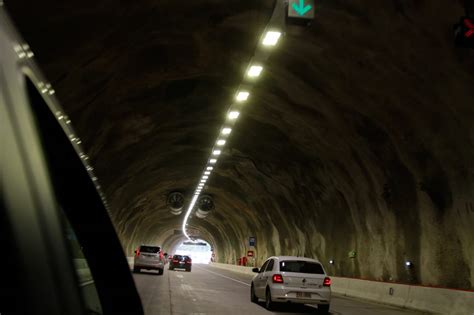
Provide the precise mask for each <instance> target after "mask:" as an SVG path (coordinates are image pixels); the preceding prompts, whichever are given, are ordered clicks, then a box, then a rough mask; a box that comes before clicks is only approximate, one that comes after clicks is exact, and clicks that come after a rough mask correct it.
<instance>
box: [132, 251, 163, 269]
mask: <svg viewBox="0 0 474 315" xmlns="http://www.w3.org/2000/svg"><path fill="white" fill-rule="evenodd" d="M164 268H165V258H164V254H163V252H162V250H161V247H160V246H154V245H141V246H140V247H139V248H138V249H137V250H135V257H134V259H133V272H140V270H141V269H148V270H158V275H162V274H163V270H164Z"/></svg>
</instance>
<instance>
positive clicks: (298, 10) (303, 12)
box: [288, 0, 314, 19]
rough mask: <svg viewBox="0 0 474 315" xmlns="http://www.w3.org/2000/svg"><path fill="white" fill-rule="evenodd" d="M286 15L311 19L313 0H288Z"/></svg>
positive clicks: (312, 15)
mask: <svg viewBox="0 0 474 315" xmlns="http://www.w3.org/2000/svg"><path fill="white" fill-rule="evenodd" d="M288 17H289V18H299V19H313V18H314V0H289V2H288Z"/></svg>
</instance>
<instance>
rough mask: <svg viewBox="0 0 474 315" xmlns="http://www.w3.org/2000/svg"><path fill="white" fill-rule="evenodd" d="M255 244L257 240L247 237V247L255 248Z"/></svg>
mask: <svg viewBox="0 0 474 315" xmlns="http://www.w3.org/2000/svg"><path fill="white" fill-rule="evenodd" d="M256 243H257V238H256V237H255V236H250V237H249V246H253V247H255V244H256Z"/></svg>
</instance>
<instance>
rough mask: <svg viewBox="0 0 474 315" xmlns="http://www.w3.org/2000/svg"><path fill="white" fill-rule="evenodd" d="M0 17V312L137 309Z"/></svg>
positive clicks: (33, 74) (96, 210)
mask: <svg viewBox="0 0 474 315" xmlns="http://www.w3.org/2000/svg"><path fill="white" fill-rule="evenodd" d="M0 22H1V28H0V44H1V45H0V119H1V120H0V127H1V134H0V179H1V182H0V246H2V250H3V251H4V252H5V253H7V254H6V255H4V257H2V259H0V276H1V281H0V314H2V315H5V314H48V315H52V314H68V315H75V314H137V315H138V314H143V308H142V305H141V301H140V298H139V296H138V293H137V290H136V287H135V284H134V281H133V278H132V276H131V273H130V269H129V266H128V263H127V260H126V257H125V255H124V253H123V250H122V246H121V244H120V242H119V240H118V237H117V234H116V232H115V229H114V227H113V225H112V222H111V220H110V217H109V215H108V212H107V210H106V208H105V207H104V204H103V202H102V200H101V197H100V195H99V194H98V191H97V189H96V186H95V185H94V183H93V180H92V179H91V177H90V175H89V173H88V172H87V170H86V169H85V166H84V164H83V162H82V161H81V158H80V157H79V154H78V151H77V150H78V149H77V146H73V145H72V143H71V140H70V138H69V137H68V135H66V134H65V129H64V126H62V125H61V124H60V123H59V122H58V119H57V117H56V116H55V114H54V110H57V109H58V108H59V107H58V106H59V105H57V104H54V103H53V100H54V99H53V98H51V97H50V96H48V95H47V94H44V93H43V92H42V91H39V90H38V88H39V87H40V86H41V84H43V82H45V80H44V78H43V77H42V75H41V73H40V72H39V70H38V69H37V67H36V65H35V64H34V63H33V62H32V61H31V60H19V59H18V58H19V57H18V55H17V54H16V53H15V50H14V47H16V46H14V45H15V43H17V42H20V43H21V42H23V41H22V40H21V38H20V37H19V35H18V34H17V33H16V31H15V30H14V27H13V24H11V22H9V19H8V16H7V15H6V13H5V12H4V10H3V8H2V7H1V6H0ZM53 105H54V106H53ZM53 107H54V108H53ZM4 258H5V259H4ZM85 279H88V280H87V281H85ZM91 283H93V286H91ZM85 286H87V289H85ZM25 301H26V302H25Z"/></svg>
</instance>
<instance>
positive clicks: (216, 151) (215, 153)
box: [212, 150, 221, 155]
mask: <svg viewBox="0 0 474 315" xmlns="http://www.w3.org/2000/svg"><path fill="white" fill-rule="evenodd" d="M220 154H221V150H214V151H212V155H220Z"/></svg>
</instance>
